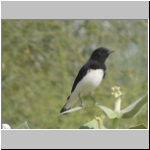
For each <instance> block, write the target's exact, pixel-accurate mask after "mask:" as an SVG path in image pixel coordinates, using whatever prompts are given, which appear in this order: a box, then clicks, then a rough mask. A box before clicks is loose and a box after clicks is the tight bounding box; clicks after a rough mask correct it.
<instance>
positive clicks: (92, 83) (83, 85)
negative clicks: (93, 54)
mask: <svg viewBox="0 0 150 150" xmlns="http://www.w3.org/2000/svg"><path fill="white" fill-rule="evenodd" d="M103 76H104V71H103V70H102V69H96V70H94V69H90V70H89V71H88V73H87V74H86V75H85V76H84V77H83V79H82V80H81V81H80V82H79V83H78V84H77V86H76V88H75V89H74V91H73V92H72V93H71V95H70V98H69V100H68V101H67V104H66V106H65V107H66V108H67V109H68V108H70V107H72V106H73V105H74V104H75V103H76V102H77V101H78V98H79V93H80V96H83V95H85V94H88V93H91V92H92V91H94V90H95V89H96V88H97V87H98V86H99V84H100V83H101V81H102V79H103Z"/></svg>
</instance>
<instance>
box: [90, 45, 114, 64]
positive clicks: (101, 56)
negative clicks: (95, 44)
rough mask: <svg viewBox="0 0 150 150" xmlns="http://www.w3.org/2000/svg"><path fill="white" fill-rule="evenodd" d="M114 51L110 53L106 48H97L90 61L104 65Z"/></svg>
mask: <svg viewBox="0 0 150 150" xmlns="http://www.w3.org/2000/svg"><path fill="white" fill-rule="evenodd" d="M112 52H114V51H110V50H109V49H107V48H104V47H100V48H97V49H96V50H95V51H94V52H93V53H92V55H91V57H90V59H92V60H94V61H98V62H100V63H104V62H105V60H106V58H107V57H108V56H109V54H110V53H112Z"/></svg>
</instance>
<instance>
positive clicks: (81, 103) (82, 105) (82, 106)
mask: <svg viewBox="0 0 150 150" xmlns="http://www.w3.org/2000/svg"><path fill="white" fill-rule="evenodd" d="M78 96H79V99H80V102H81V107H82V108H83V107H84V105H83V103H82V100H81V97H80V93H79V95H78Z"/></svg>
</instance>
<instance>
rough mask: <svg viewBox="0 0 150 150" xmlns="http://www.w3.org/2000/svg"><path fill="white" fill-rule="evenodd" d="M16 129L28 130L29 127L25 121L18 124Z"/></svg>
mask: <svg viewBox="0 0 150 150" xmlns="http://www.w3.org/2000/svg"><path fill="white" fill-rule="evenodd" d="M17 129H29V126H28V124H27V121H25V122H24V123H22V124H20V125H19V126H18V127H17Z"/></svg>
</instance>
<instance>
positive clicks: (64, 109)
mask: <svg viewBox="0 0 150 150" xmlns="http://www.w3.org/2000/svg"><path fill="white" fill-rule="evenodd" d="M65 106H66V105H64V107H63V108H62V109H61V110H60V113H63V112H64V111H67V110H69V109H71V108H68V109H66V108H65ZM63 115H67V113H64V114H63Z"/></svg>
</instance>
